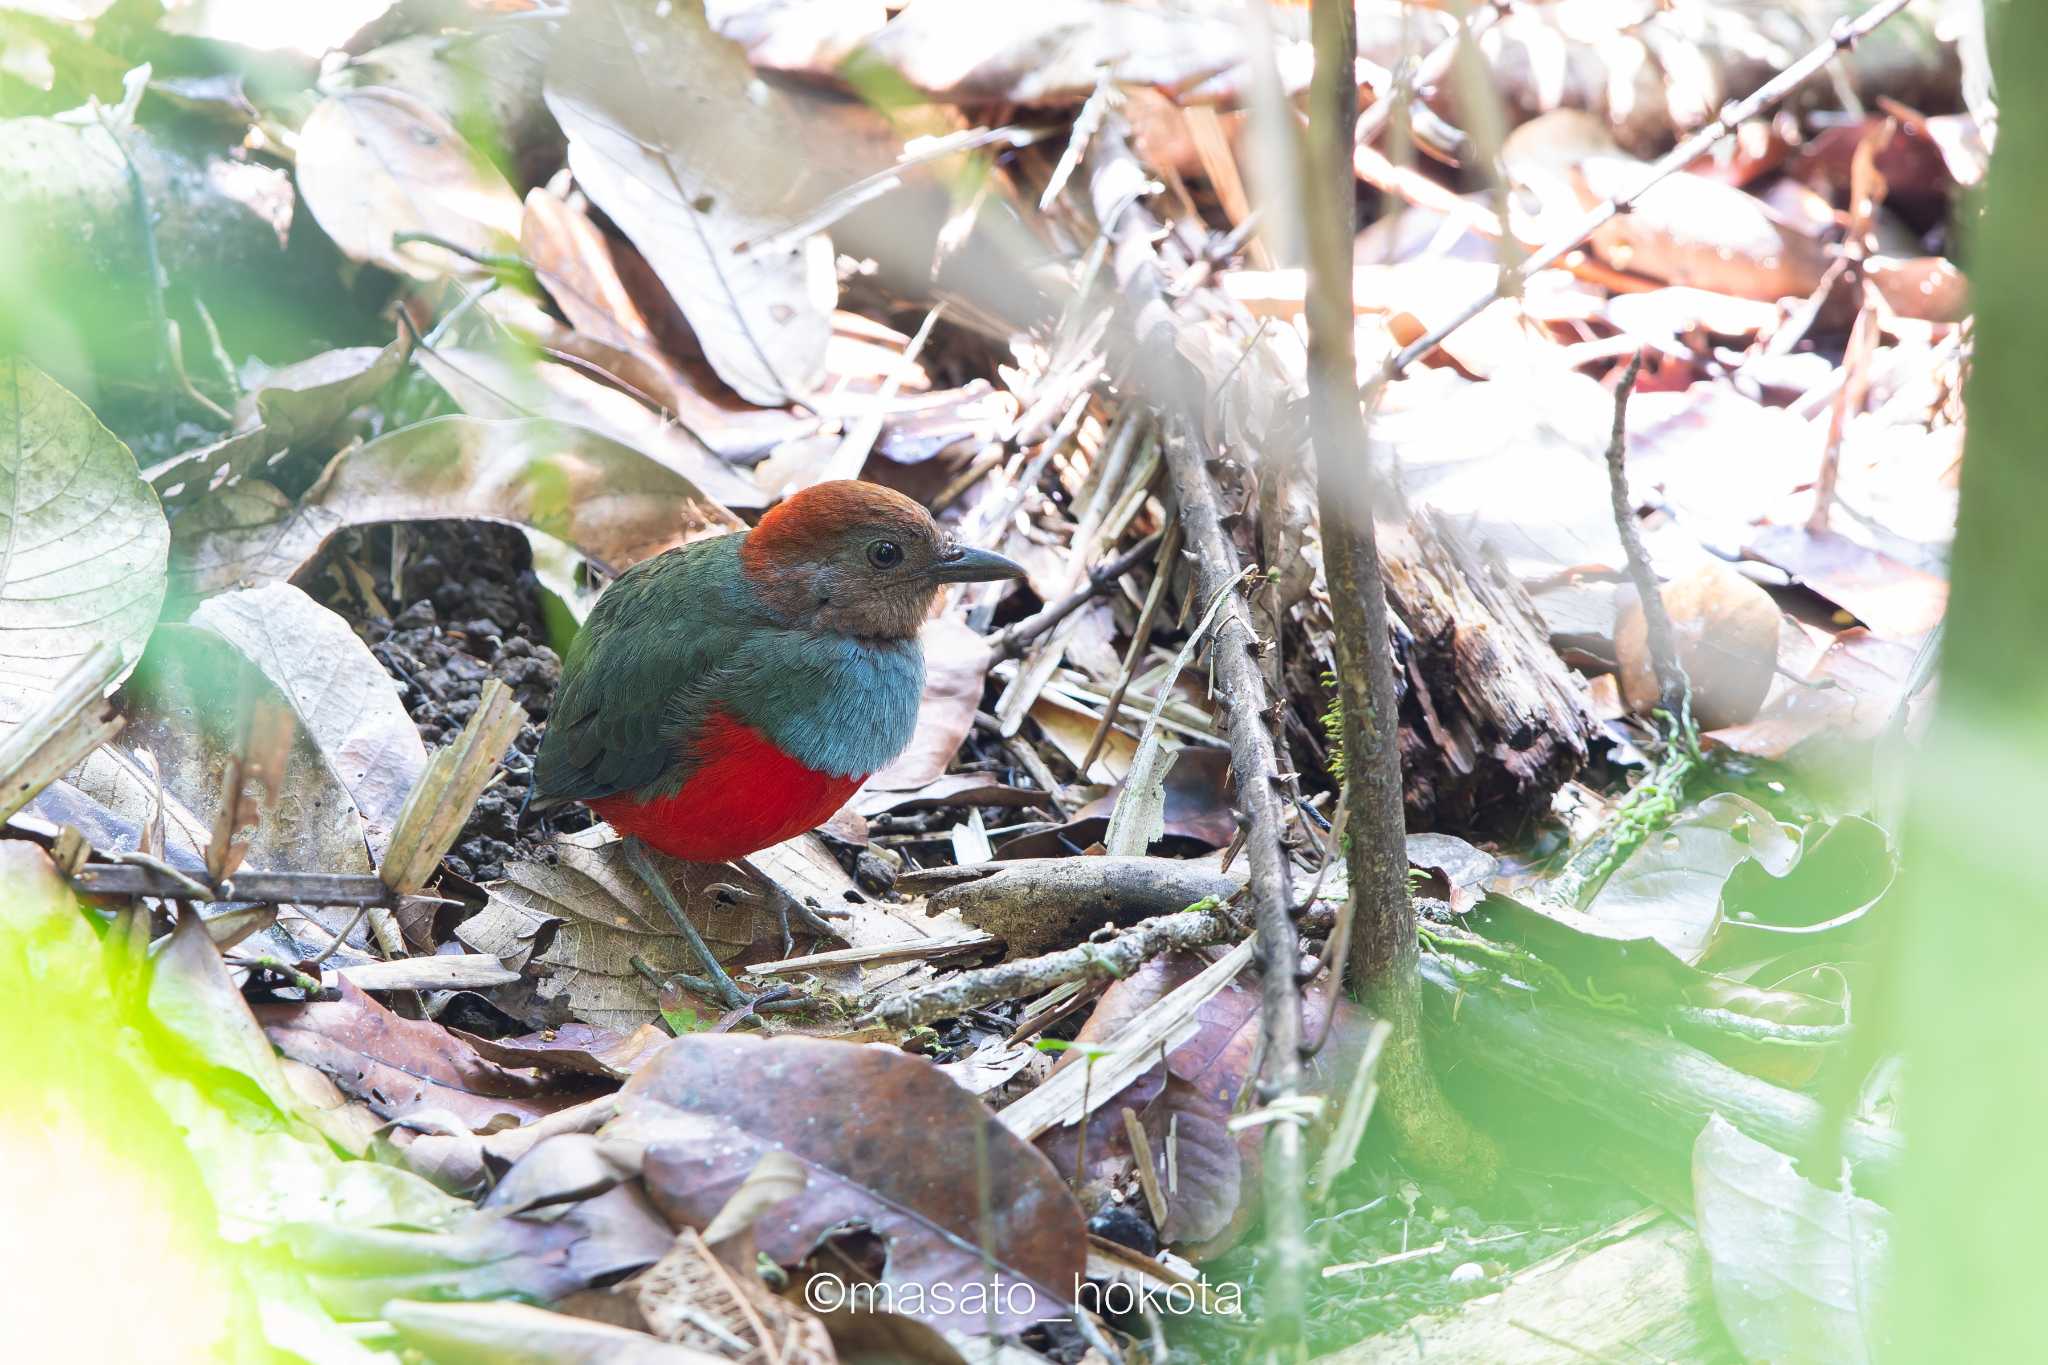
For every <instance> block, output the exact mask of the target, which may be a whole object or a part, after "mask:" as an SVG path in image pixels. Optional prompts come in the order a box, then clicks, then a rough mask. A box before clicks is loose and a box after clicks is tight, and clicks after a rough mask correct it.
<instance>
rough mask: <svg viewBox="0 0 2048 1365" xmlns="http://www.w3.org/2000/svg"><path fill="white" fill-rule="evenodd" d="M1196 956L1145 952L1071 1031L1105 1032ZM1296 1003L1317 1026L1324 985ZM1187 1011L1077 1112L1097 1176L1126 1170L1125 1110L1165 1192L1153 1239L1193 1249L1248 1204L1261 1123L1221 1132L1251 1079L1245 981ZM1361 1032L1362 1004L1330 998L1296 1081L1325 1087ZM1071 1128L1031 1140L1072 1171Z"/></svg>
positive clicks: (1255, 1028) (1211, 1241) (1251, 1015)
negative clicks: (1127, 1077) (1087, 1109)
mask: <svg viewBox="0 0 2048 1365" xmlns="http://www.w3.org/2000/svg"><path fill="white" fill-rule="evenodd" d="M1207 965H1208V964H1207V963H1206V962H1204V961H1203V960H1202V959H1201V958H1200V957H1198V956H1196V955H1195V954H1192V953H1175V954H1171V955H1169V956H1166V957H1159V958H1154V959H1153V960H1152V961H1150V962H1147V963H1146V964H1145V965H1144V966H1143V967H1141V968H1139V969H1138V971H1136V972H1135V973H1133V974H1132V975H1131V976H1129V977H1127V978H1126V979H1124V980H1122V981H1118V982H1115V983H1114V984H1112V985H1111V986H1110V988H1109V989H1108V990H1107V991H1105V992H1103V996H1102V1000H1101V1002H1100V1003H1098V1004H1097V1005H1096V1007H1095V1013H1094V1014H1092V1015H1091V1016H1089V1019H1088V1022H1087V1024H1086V1025H1084V1026H1083V1027H1082V1029H1081V1032H1080V1034H1079V1036H1078V1038H1077V1041H1079V1042H1083V1043H1089V1042H1094V1043H1100V1042H1106V1041H1109V1040H1111V1039H1114V1038H1115V1037H1116V1035H1117V1034H1118V1033H1119V1032H1120V1031H1121V1030H1122V1029H1123V1027H1124V1025H1125V1024H1127V1023H1128V1022H1129V1021H1130V1020H1131V1019H1132V1018H1134V1017H1135V1016H1136V1015H1138V1014H1139V1013H1141V1012H1143V1011H1144V1010H1145V1009H1147V1008H1149V1007H1150V1006H1152V1005H1154V1004H1156V1003H1157V1002H1158V1001H1159V1000H1160V999H1161V998H1162V997H1163V996H1165V995H1166V994H1167V993H1168V992H1170V991H1172V990H1173V989H1174V988H1175V987H1177V986H1180V985H1182V984H1183V983H1185V982H1186V981H1188V980H1189V979H1190V978H1192V977H1193V976H1195V975H1196V974H1197V973H1198V972H1200V971H1201V970H1202V969H1203V968H1204V967H1205V966H1207ZM1303 1005H1304V1010H1303V1013H1304V1015H1305V1024H1306V1027H1307V1028H1308V1029H1309V1031H1310V1032H1311V1033H1312V1034H1313V1033H1316V1032H1319V1031H1320V1030H1321V1029H1322V1027H1323V1020H1324V1018H1325V1016H1326V1015H1327V1012H1328V1009H1329V994H1328V992H1327V991H1326V990H1311V991H1309V992H1308V993H1307V995H1306V997H1305V999H1304V1001H1303ZM1195 1020H1196V1032H1195V1034H1194V1036H1193V1037H1191V1038H1189V1039H1188V1040H1187V1041H1186V1042H1184V1043H1182V1044H1180V1046H1178V1047H1176V1048H1174V1049H1173V1050H1172V1051H1171V1052H1169V1053H1167V1056H1166V1065H1165V1066H1164V1067H1163V1068H1162V1067H1159V1066H1154V1067H1153V1068H1152V1069H1151V1070H1149V1071H1147V1072H1146V1073H1145V1074H1144V1075H1142V1076H1140V1077H1139V1078H1138V1079H1137V1080H1135V1081H1133V1082H1132V1083H1131V1084H1130V1085H1128V1086H1126V1087H1124V1089H1123V1090H1122V1091H1121V1092H1120V1093H1118V1094H1116V1095H1114V1096H1112V1097H1111V1098H1110V1099H1109V1100H1108V1101H1107V1102H1106V1103H1104V1104H1102V1105H1101V1107H1099V1108H1098V1109H1096V1110H1095V1112H1094V1113H1093V1114H1091V1115H1090V1116H1089V1119H1088V1144H1087V1146H1088V1163H1089V1170H1088V1172H1087V1174H1088V1176H1089V1177H1090V1178H1091V1179H1098V1180H1121V1179H1124V1178H1126V1177H1127V1176H1128V1174H1129V1172H1130V1170H1131V1163H1132V1160H1133V1157H1132V1152H1131V1143H1130V1138H1129V1136H1128V1134H1127V1133H1126V1131H1125V1129H1124V1123H1123V1111H1124V1110H1125V1109H1131V1110H1134V1111H1136V1113H1137V1115H1138V1119H1139V1122H1140V1123H1141V1124H1142V1125H1143V1126H1144V1130H1145V1137H1146V1140H1147V1142H1148V1143H1149V1144H1150V1146H1151V1148H1152V1160H1153V1165H1154V1170H1155V1173H1156V1174H1157V1175H1158V1176H1159V1179H1160V1184H1161V1187H1162V1188H1165V1189H1166V1190H1167V1196H1166V1207H1167V1216H1166V1226H1165V1227H1164V1228H1162V1229H1160V1235H1161V1238H1162V1239H1163V1240H1165V1241H1167V1242H1171V1243H1174V1244H1176V1245H1178V1246H1180V1247H1182V1248H1183V1249H1184V1250H1186V1251H1187V1253H1188V1254H1189V1255H1191V1256H1194V1257H1196V1258H1198V1259H1199V1258H1203V1257H1209V1256H1216V1255H1221V1254H1222V1253H1223V1252H1224V1251H1226V1250H1228V1249H1229V1248H1230V1246H1231V1245H1232V1244H1233V1243H1235V1242H1236V1241H1237V1239H1238V1238H1239V1237H1241V1236H1242V1235H1243V1233H1244V1230H1245V1228H1246V1227H1247V1226H1248V1225H1249V1224H1250V1223H1251V1220H1252V1216H1253V1213H1254V1211H1255V1207H1256V1203H1257V1201H1256V1200H1255V1199H1254V1198H1250V1197H1248V1196H1249V1195H1251V1194H1252V1192H1254V1191H1256V1190H1257V1188H1258V1174H1259V1148H1260V1143H1261V1142H1262V1140H1263V1138H1262V1133H1261V1130H1259V1129H1256V1128H1248V1129H1246V1130H1245V1131H1243V1132H1242V1133H1236V1134H1233V1133H1231V1132H1230V1131H1229V1122H1230V1117H1231V1115H1232V1114H1234V1113H1235V1112H1237V1108H1238V1100H1239V1097H1240V1096H1241V1095H1242V1094H1243V1093H1244V1089H1245V1087H1246V1086H1247V1085H1248V1084H1250V1082H1251V1080H1252V1067H1253V1065H1254V1063H1255V1062H1256V1060H1257V1056H1258V1040H1259V990H1258V984H1257V982H1256V981H1255V980H1252V979H1249V978H1242V979H1240V980H1238V981H1235V982H1232V983H1231V984H1230V985H1229V986H1226V987H1225V988H1224V989H1223V990H1222V991H1220V992H1218V993H1217V994H1216V995H1215V996H1213V997H1211V998H1210V999H1209V1001H1208V1002H1207V1003H1206V1004H1204V1005H1203V1006H1202V1007H1201V1008H1200V1010H1198V1011H1197V1012H1196V1015H1195ZM1364 1035H1365V1018H1364V1015H1363V1013H1362V1012H1361V1011H1360V1010H1358V1008H1357V1007H1356V1006H1354V1005H1352V1004H1351V1003H1350V1002H1349V1001H1345V1002H1343V1003H1341V1004H1340V1006H1339V1013H1338V1018H1337V1021H1336V1025H1335V1030H1334V1032H1333V1035H1332V1038H1331V1042H1330V1044H1329V1046H1327V1047H1325V1048H1324V1049H1323V1050H1322V1052H1320V1053H1319V1054H1317V1059H1316V1064H1315V1075H1314V1078H1312V1080H1311V1082H1310V1084H1309V1086H1308V1087H1307V1088H1308V1090H1310V1091H1311V1092H1312V1091H1314V1090H1315V1089H1317V1088H1318V1087H1323V1088H1327V1087H1328V1085H1329V1080H1328V1078H1329V1077H1330V1076H1332V1075H1337V1076H1343V1075H1348V1073H1347V1072H1346V1071H1345V1070H1344V1069H1343V1068H1344V1064H1345V1060H1346V1059H1348V1058H1351V1057H1354V1056H1356V1055H1357V1054H1356V1044H1357V1043H1358V1042H1359V1041H1361V1040H1362V1039H1363V1038H1364ZM1084 1064H1085V1062H1084V1058H1083V1057H1082V1056H1081V1055H1080V1054H1079V1053H1069V1054H1068V1055H1067V1056H1066V1057H1065V1058H1063V1059H1062V1060H1061V1062H1060V1066H1061V1067H1067V1066H1081V1065H1084ZM1057 1069H1058V1068H1055V1070H1057ZM1079 1133H1080V1130H1079V1127H1078V1126H1071V1127H1063V1128H1056V1129H1053V1130H1052V1131H1051V1132H1049V1133H1047V1134H1046V1135H1045V1136H1044V1137H1042V1138H1040V1139H1039V1145H1040V1147H1041V1148H1042V1149H1043V1150H1044V1151H1045V1153H1046V1154H1047V1155H1048V1156H1050V1157H1051V1158H1052V1159H1053V1164H1054V1165H1055V1166H1057V1167H1059V1168H1060V1169H1061V1170H1063V1171H1072V1170H1073V1169H1074V1159H1075V1155H1076V1150H1077V1148H1078V1146H1079V1142H1078V1138H1079ZM1169 1142H1171V1144H1172V1146H1173V1147H1174V1148H1175V1149H1176V1151H1175V1164H1176V1166H1177V1168H1178V1172H1179V1180H1178V1182H1177V1184H1176V1185H1169V1184H1168V1182H1167V1179H1166V1175H1167V1172H1166V1153H1167V1147H1168V1145H1169Z"/></svg>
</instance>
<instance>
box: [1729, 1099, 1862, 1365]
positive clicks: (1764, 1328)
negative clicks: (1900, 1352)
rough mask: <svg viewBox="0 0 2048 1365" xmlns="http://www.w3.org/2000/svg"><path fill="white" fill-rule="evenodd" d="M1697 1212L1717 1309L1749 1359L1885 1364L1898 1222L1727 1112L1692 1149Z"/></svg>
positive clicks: (1774, 1363)
mask: <svg viewBox="0 0 2048 1365" xmlns="http://www.w3.org/2000/svg"><path fill="white" fill-rule="evenodd" d="M1692 1191H1693V1214H1694V1216H1695V1217H1696V1218H1697V1219H1698V1220H1699V1232H1700V1241H1701V1243H1702V1244H1704V1245H1705V1247H1706V1249H1707V1261H1708V1264H1709V1265H1710V1266H1711V1267H1712V1269H1713V1277H1714V1304H1715V1307H1717V1308H1718V1309H1720V1312H1721V1321H1722V1322H1723V1323H1724V1324H1726V1326H1727V1328H1728V1335H1729V1336H1731V1337H1733V1338H1734V1339H1735V1344H1736V1346H1737V1347H1739V1348H1740V1349H1741V1351H1742V1354H1743V1356H1744V1357H1745V1358H1747V1359H1749V1360H1751V1361H1755V1362H1760V1363H1761V1362H1769V1365H1862V1362H1866V1361H1870V1360H1879V1359H1883V1358H1884V1344H1885V1335H1884V1332H1883V1321H1884V1315H1885V1310H1886V1307H1887V1305H1888V1303H1889V1302H1890V1298H1891V1294H1890V1280H1891V1274H1890V1271H1891V1242H1892V1236H1891V1232H1892V1218H1891V1214H1890V1213H1889V1212H1887V1211H1886V1210H1885V1209H1884V1208H1883V1207H1882V1206H1880V1205H1878V1204H1874V1203H1872V1202H1871V1201H1870V1200H1868V1199H1862V1198H1858V1197H1857V1196H1856V1195H1853V1194H1849V1193H1845V1192H1843V1191H1840V1190H1828V1189H1823V1188H1821V1187H1820V1186H1819V1185H1816V1184H1813V1183H1812V1182H1811V1181H1808V1180H1806V1179H1805V1178H1803V1177H1802V1176H1800V1174H1799V1173H1798V1172H1797V1171H1795V1170H1794V1169H1793V1168H1792V1159H1791V1158H1790V1157H1788V1156H1786V1155H1785V1154H1784V1153H1782V1152H1778V1151H1775V1150H1773V1149H1772V1148H1770V1147H1766V1146H1765V1145H1764V1144H1763V1143H1761V1142H1758V1141H1757V1140H1756V1139H1754V1138H1751V1137H1748V1136H1746V1135H1744V1134H1743V1133H1742V1132H1741V1131H1740V1130H1738V1129H1737V1128H1736V1127H1735V1126H1734V1125H1733V1124H1731V1123H1729V1122H1728V1121H1727V1120H1726V1119H1724V1118H1722V1117H1721V1116H1720V1115H1718V1114H1717V1115H1715V1116H1714V1117H1713V1118H1711V1119H1709V1120H1707V1126H1706V1127H1705V1128H1704V1129H1702V1130H1701V1131H1700V1136H1699V1140H1698V1141H1697V1142H1696V1143H1694V1144H1693V1151H1692Z"/></svg>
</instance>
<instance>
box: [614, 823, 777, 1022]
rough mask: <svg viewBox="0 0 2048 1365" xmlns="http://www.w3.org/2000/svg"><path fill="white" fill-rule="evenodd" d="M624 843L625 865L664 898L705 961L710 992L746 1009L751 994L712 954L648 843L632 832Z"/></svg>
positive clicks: (692, 947)
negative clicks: (684, 910)
mask: <svg viewBox="0 0 2048 1365" xmlns="http://www.w3.org/2000/svg"><path fill="white" fill-rule="evenodd" d="M624 843H625V848H626V866H628V867H630V868H632V869H633V873H634V875H635V876H637V877H639V878H640V880H641V881H642V882H644V883H646V885H647V889H648V890H649V891H652V892H653V893H654V898H655V899H656V900H657V901H660V902H661V908H662V909H664V910H666V911H668V917H669V918H670V919H672V920H674V921H675V923H676V932H677V933H680V934H681V935H682V936H683V938H684V939H685V940H686V941H687V942H688V943H689V945H690V951H691V952H693V953H695V954H696V955H697V961H698V962H700V963H702V964H703V966H704V970H705V971H706V972H707V973H709V974H710V977H711V980H710V983H709V984H710V985H711V987H712V992H711V993H712V994H714V995H716V996H717V997H718V1000H719V1003H720V1004H722V1005H723V1006H725V1008H727V1009H729V1010H743V1009H746V1008H747V1007H748V1006H749V1005H750V1004H751V1003H752V1001H751V998H750V997H749V996H748V995H747V993H746V992H745V991H743V990H741V989H740V988H739V987H738V986H736V985H734V984H733V979H732V978H731V977H730V976H727V975H726V973H725V968H724V967H721V966H720V965H719V963H718V959H717V958H716V957H714V956H712V953H711V947H710V945H709V944H707V943H705V942H704V936H703V935H702V934H700V933H698V932H697V926H696V925H694V924H692V923H690V917H689V916H688V915H686V914H684V913H683V905H682V902H681V901H679V900H677V899H676V893H675V892H674V891H673V890H671V889H670V887H669V884H668V878H666V877H664V876H662V875H661V870H660V869H659V868H657V867H655V865H654V860H653V859H652V858H651V857H649V856H648V853H647V845H646V844H644V843H642V842H641V841H640V839H639V838H638V837H637V836H635V835H631V834H629V835H627V836H626V838H625V840H624Z"/></svg>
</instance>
